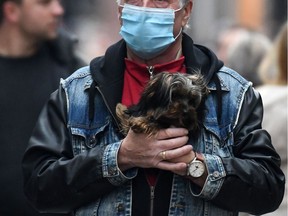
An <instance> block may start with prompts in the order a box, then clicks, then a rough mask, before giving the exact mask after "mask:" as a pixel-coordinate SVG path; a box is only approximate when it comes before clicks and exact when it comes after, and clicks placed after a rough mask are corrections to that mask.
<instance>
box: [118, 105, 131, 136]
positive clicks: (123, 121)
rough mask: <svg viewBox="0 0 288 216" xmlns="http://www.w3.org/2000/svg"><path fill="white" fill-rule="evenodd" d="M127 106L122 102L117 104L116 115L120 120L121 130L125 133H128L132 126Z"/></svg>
mask: <svg viewBox="0 0 288 216" xmlns="http://www.w3.org/2000/svg"><path fill="white" fill-rule="evenodd" d="M127 110H128V109H127V107H126V106H125V105H123V104H121V103H118V104H117V106H116V115H117V117H118V120H119V122H120V126H121V132H122V133H123V134H124V135H127V133H128V131H129V129H130V126H129V118H130V116H129V114H128V113H127Z"/></svg>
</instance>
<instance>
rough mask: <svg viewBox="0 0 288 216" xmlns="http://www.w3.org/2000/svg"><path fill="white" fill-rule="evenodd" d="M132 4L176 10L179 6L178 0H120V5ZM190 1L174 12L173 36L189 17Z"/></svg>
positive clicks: (120, 10)
mask: <svg viewBox="0 0 288 216" xmlns="http://www.w3.org/2000/svg"><path fill="white" fill-rule="evenodd" d="M124 4H132V5H135V6H139V7H150V8H171V9H174V10H177V9H179V8H180V5H181V4H180V0H121V1H120V5H122V6H123V5H124ZM192 5H193V3H192V1H190V2H189V5H188V7H187V6H186V7H184V9H182V10H181V11H178V12H176V13H175V23H174V36H176V35H177V34H178V33H179V32H180V30H181V28H183V27H184V26H185V25H186V24H187V22H188V19H189V16H190V13H191V10H192ZM121 13H122V7H119V19H120V23H121V24H122V22H121V15H122V14H121Z"/></svg>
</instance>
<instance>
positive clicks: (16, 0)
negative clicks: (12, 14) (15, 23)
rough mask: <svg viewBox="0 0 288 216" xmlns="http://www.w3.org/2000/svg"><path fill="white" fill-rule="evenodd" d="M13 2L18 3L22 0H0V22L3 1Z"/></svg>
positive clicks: (0, 20)
mask: <svg viewBox="0 0 288 216" xmlns="http://www.w3.org/2000/svg"><path fill="white" fill-rule="evenodd" d="M8 1H10V2H14V3H16V4H20V3H21V2H22V0H0V24H1V23H2V21H3V19H4V13H3V5H4V3H5V2H8Z"/></svg>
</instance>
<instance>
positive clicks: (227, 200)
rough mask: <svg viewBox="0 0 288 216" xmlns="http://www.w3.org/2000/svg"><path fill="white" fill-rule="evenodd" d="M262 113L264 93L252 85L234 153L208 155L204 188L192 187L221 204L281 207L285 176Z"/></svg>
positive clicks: (255, 209) (262, 209)
mask: <svg viewBox="0 0 288 216" xmlns="http://www.w3.org/2000/svg"><path fill="white" fill-rule="evenodd" d="M262 115H263V106H262V100H261V97H260V95H259V94H258V93H257V92H256V91H255V90H254V89H253V88H252V87H250V88H249V89H248V91H247V92H246V94H245V98H244V101H243V104H242V107H241V111H240V114H239V117H238V122H237V125H236V127H235V128H234V130H233V136H234V145H233V154H234V156H233V157H226V158H220V157H219V156H213V155H204V156H205V161H206V166H207V168H208V172H209V174H208V177H207V180H206V183H205V185H204V187H203V188H202V190H201V191H199V189H198V191H197V190H195V188H194V189H193V188H192V191H194V193H196V194H197V196H199V197H202V198H205V199H208V200H211V201H212V202H213V203H215V204H216V205H218V206H219V207H221V208H224V209H228V210H231V211H243V212H249V213H251V214H264V213H267V212H271V211H274V210H275V209H277V208H278V206H279V205H280V203H281V201H282V199H283V194H284V185H285V176H284V174H283V172H282V171H281V169H280V162H281V161H280V157H279V155H278V154H277V152H276V151H275V149H274V147H273V145H272V143H271V138H270V135H269V134H268V133H267V131H265V130H264V129H262V126H261V122H262ZM197 192H198V193H197ZM196 194H194V195H196Z"/></svg>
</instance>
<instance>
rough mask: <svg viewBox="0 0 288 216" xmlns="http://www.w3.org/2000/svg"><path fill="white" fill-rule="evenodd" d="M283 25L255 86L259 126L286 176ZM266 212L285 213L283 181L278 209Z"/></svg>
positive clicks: (280, 215) (287, 96)
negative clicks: (260, 117) (260, 106)
mask: <svg viewBox="0 0 288 216" xmlns="http://www.w3.org/2000/svg"><path fill="white" fill-rule="evenodd" d="M287 28H288V24H287V23H285V24H284V26H283V28H282V29H281V31H280V32H279V34H278V36H277V37H276V40H275V42H274V46H273V47H272V48H271V50H270V51H269V52H268V54H267V56H266V57H265V58H264V60H263V62H262V63H261V65H260V69H259V74H260V77H261V78H262V80H263V85H261V86H259V88H257V90H258V91H259V92H260V94H261V97H262V100H263V105H264V117H263V127H264V128H266V129H267V131H268V132H269V133H270V135H271V139H272V143H273V145H274V147H275V148H276V150H277V152H279V154H280V157H281V159H282V161H281V168H282V170H283V172H284V173H285V175H286V176H287V145H288V140H287V132H288V130H287V123H288V118H287V112H288V110H287V105H288V101H287V99H288V85H287V82H288V80H287ZM273 68H274V69H273ZM267 215H271V216H272V215H273V216H284V215H285V216H286V215H287V184H286V190H285V195H284V199H283V201H282V204H281V205H280V207H279V209H277V211H275V212H273V213H271V214H267Z"/></svg>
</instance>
